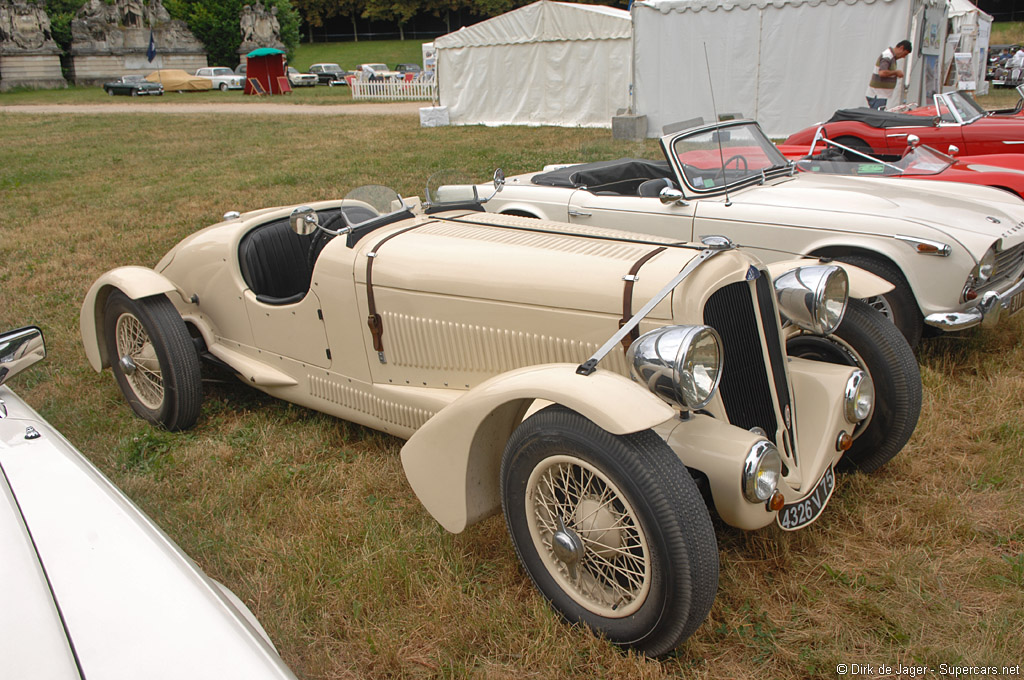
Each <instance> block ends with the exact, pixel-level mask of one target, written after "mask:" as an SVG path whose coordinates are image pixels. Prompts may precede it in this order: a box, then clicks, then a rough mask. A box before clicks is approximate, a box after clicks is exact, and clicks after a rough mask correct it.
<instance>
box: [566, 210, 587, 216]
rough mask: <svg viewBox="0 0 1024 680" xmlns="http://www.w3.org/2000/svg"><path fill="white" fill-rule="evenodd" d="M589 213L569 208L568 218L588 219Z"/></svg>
mask: <svg viewBox="0 0 1024 680" xmlns="http://www.w3.org/2000/svg"><path fill="white" fill-rule="evenodd" d="M590 216H591V213H588V212H583V211H582V210H576V209H575V208H569V217H590Z"/></svg>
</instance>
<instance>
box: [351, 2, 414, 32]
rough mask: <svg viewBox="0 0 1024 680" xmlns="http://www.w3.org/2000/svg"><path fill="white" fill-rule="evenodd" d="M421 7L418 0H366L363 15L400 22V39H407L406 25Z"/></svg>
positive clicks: (369, 17) (371, 18)
mask: <svg viewBox="0 0 1024 680" xmlns="http://www.w3.org/2000/svg"><path fill="white" fill-rule="evenodd" d="M420 9H421V8H420V2H419V1H418V0H404V1H403V0H366V6H365V8H364V9H363V13H362V17H363V18H364V19H370V20H371V21H394V22H395V23H397V24H398V39H399V40H405V25H406V24H407V23H409V20H410V19H412V18H413V17H415V16H416V15H417V14H419V13H420Z"/></svg>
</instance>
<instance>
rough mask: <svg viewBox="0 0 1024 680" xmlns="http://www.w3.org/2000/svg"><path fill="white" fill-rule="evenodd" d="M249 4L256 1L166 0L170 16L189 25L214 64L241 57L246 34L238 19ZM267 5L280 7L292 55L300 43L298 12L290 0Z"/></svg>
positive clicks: (270, 0)
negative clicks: (243, 35)
mask: <svg viewBox="0 0 1024 680" xmlns="http://www.w3.org/2000/svg"><path fill="white" fill-rule="evenodd" d="M248 4H254V3H250V2H242V0H165V7H167V11H168V12H169V13H170V15H171V16H172V17H174V18H175V19H182V20H183V21H184V22H185V23H186V24H188V28H189V30H190V31H192V33H193V34H194V35H195V36H196V38H197V39H198V40H199V42H201V43H203V47H205V48H206V54H207V58H208V59H209V61H210V63H211V64H225V65H231V64H234V63H236V62H237V61H238V60H239V55H238V47H239V46H240V45H241V44H242V34H241V31H240V29H239V26H238V21H239V18H240V17H241V14H242V7H243V6H244V5H248ZM263 5H264V6H265V7H266V8H267V9H268V10H269V9H270V8H271V7H277V22H278V23H279V24H280V25H281V42H282V43H283V44H284V47H285V51H286V52H287V53H288V57H289V58H291V57H292V56H294V53H295V48H296V47H298V45H299V15H298V12H296V11H295V8H294V7H292V5H291V3H290V2H288V0H263Z"/></svg>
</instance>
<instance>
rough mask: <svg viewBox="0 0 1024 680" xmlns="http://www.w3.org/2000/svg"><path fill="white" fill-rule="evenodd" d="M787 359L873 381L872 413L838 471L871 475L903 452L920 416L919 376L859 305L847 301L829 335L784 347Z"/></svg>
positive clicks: (897, 339) (888, 326)
mask: <svg viewBox="0 0 1024 680" xmlns="http://www.w3.org/2000/svg"><path fill="white" fill-rule="evenodd" d="M786 349H787V351H788V353H789V355H790V356H796V357H802V358H805V359H813V360H815V361H824V362H828V363H832V364H842V365H848V366H857V367H859V368H861V369H863V370H865V371H867V373H868V374H869V375H870V376H871V381H872V382H873V383H874V386H875V407H874V409H873V410H872V413H871V415H870V416H868V418H867V419H866V420H865V421H864V422H862V423H861V424H860V425H858V427H857V428H856V429H855V430H854V431H853V433H852V434H853V436H854V440H853V446H851V447H850V448H849V449H848V450H847V451H846V453H845V454H843V457H842V459H841V460H840V461H839V469H841V470H860V471H861V472H874V471H875V470H877V469H878V468H880V467H882V465H884V464H885V463H887V462H888V461H890V460H891V459H892V458H893V457H894V456H895V455H896V454H897V453H899V452H900V450H901V449H902V448H903V447H904V445H905V444H906V443H907V441H908V440H909V439H910V435H911V434H913V432H914V428H915V427H916V426H917V420H918V417H919V416H920V415H921V374H920V371H919V370H918V368H917V361H916V360H915V359H914V352H913V351H912V350H911V349H910V345H908V344H907V341H906V340H905V339H904V338H903V336H902V335H901V334H900V332H899V331H898V330H897V329H896V327H895V326H893V325H892V323H890V322H889V321H888V320H887V319H885V317H883V316H882V315H881V314H880V313H879V312H878V311H876V310H874V309H872V308H871V307H870V306H869V305H868V304H867V303H866V302H864V301H863V300H857V299H851V300H850V301H849V303H848V304H847V307H846V315H845V316H844V317H843V322H842V323H841V324H839V328H837V329H836V330H835V332H833V334H832V335H830V336H827V337H822V336H820V335H810V334H807V335H797V336H795V337H792V338H790V339H789V340H788V341H787V343H786Z"/></svg>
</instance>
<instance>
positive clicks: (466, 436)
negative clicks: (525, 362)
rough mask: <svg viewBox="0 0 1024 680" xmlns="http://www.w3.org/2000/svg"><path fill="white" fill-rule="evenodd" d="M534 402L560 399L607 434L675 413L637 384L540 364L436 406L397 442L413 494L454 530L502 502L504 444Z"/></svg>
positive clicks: (630, 429) (648, 424) (614, 375)
mask: <svg viewBox="0 0 1024 680" xmlns="http://www.w3.org/2000/svg"><path fill="white" fill-rule="evenodd" d="M536 400H544V401H548V402H552V403H555V404H561V405H563V406H565V407H567V408H570V409H572V410H574V411H576V412H578V413H580V414H582V415H583V416H584V417H586V418H589V419H590V420H592V421H593V422H594V423H595V424H596V425H597V426H598V427H600V428H602V429H605V430H607V431H608V432H611V433H612V434H629V433H632V432H639V431H641V430H646V429H648V428H652V427H654V426H655V425H658V424H660V423H663V422H665V421H667V420H669V419H670V418H672V417H673V416H674V415H675V414H676V411H675V409H673V408H672V407H670V406H669V405H668V404H666V403H665V402H663V401H661V400H660V399H658V398H657V397H655V396H654V395H653V394H651V393H650V392H649V391H648V390H647V389H645V388H644V387H642V386H641V385H639V384H637V383H634V382H633V381H631V380H629V379H628V378H626V377H624V376H621V375H619V374H617V373H611V372H609V371H603V370H599V371H597V372H595V373H593V374H591V375H589V376H583V375H578V374H577V373H576V365H575V364H546V365H541V366H531V367H528V368H522V369H517V370H514V371H509V372H508V373H503V374H501V375H498V376H495V377H493V378H490V379H489V380H487V381H486V382H483V383H481V384H480V385H478V386H477V387H475V388H473V389H471V390H470V391H469V392H467V393H466V394H464V395H462V396H461V397H459V398H458V399H456V400H455V401H453V402H452V403H451V404H449V405H448V406H446V407H445V408H443V409H442V410H441V411H439V412H438V413H437V414H436V415H435V416H434V417H433V418H431V419H430V420H429V421H427V423H426V424H425V425H424V426H423V427H421V428H420V429H419V430H417V431H416V433H415V434H414V435H413V436H412V438H411V439H409V441H408V442H406V444H405V446H403V447H402V466H403V467H404V468H405V476H406V478H407V479H408V480H409V484H410V485H411V486H412V488H413V491H415V492H416V496H417V497H418V498H419V499H420V502H421V503H423V506H424V507H425V508H426V509H427V512H429V513H430V514H431V515H432V516H433V517H434V519H436V520H437V521H438V522H439V523H440V524H441V525H442V526H443V527H444V528H445V529H447V530H448V531H451V532H453V533H458V532H461V531H462V530H463V529H465V528H466V527H468V526H469V525H471V524H473V523H474V522H477V521H478V520H481V519H483V518H485V517H487V516H489V515H491V514H494V513H495V512H497V511H498V510H499V509H500V507H501V490H500V488H499V479H498V476H499V471H500V469H501V457H502V454H503V452H504V450H505V443H506V442H507V441H508V439H509V437H510V436H511V435H512V431H513V430H515V428H516V427H518V425H519V423H520V422H522V420H523V418H524V417H525V415H526V413H527V411H528V410H529V409H530V407H531V405H532V404H533V403H534V402H535V401H536Z"/></svg>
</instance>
